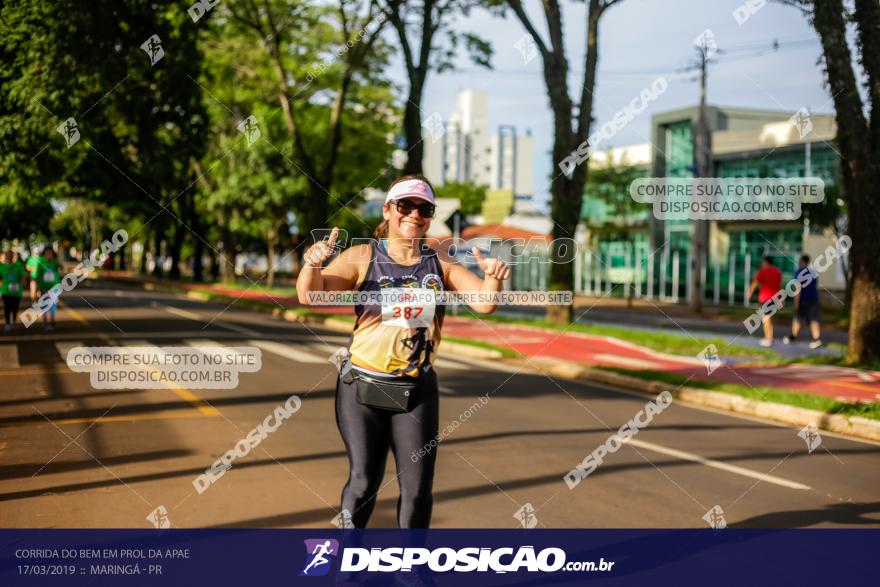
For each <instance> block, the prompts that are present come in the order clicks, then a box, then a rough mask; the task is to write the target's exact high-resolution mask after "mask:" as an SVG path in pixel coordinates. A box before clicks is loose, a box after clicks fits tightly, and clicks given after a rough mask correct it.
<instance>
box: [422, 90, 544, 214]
mask: <svg viewBox="0 0 880 587" xmlns="http://www.w3.org/2000/svg"><path fill="white" fill-rule="evenodd" d="M424 126H425V129H426V130H425V133H424V135H423V136H424V142H425V152H424V159H423V161H422V166H423V169H424V171H425V175H426V176H427V177H428V179H430V180H431V181H432V182H434V183H436V184H438V185H441V184H443V183H474V184H477V185H487V186H489V188H490V189H505V190H511V191H512V192H513V193H514V195H515V196H517V197H518V198H520V199H527V198H530V197H531V196H532V194H533V193H534V164H533V149H534V145H533V142H532V136H531V134H530V133H529V132H527V133H526V134H525V135H517V131H516V127H514V126H512V125H501V126H499V127H498V130H497V132H496V133H493V134H491V135H490V133H489V132H488V130H487V129H488V125H487V121H486V93H485V92H480V91H476V90H464V91H461V92H459V93H458V96H457V97H456V107H455V111H454V112H453V113H452V115H450V116H449V119H448V120H446V121H443V120H442V116H441V115H440V114H439V113H435V114H433V115H431V117H429V118H428V119H427V120H426V123H425V125H424Z"/></svg>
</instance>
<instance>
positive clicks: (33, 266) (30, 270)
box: [25, 247, 43, 304]
mask: <svg viewBox="0 0 880 587" xmlns="http://www.w3.org/2000/svg"><path fill="white" fill-rule="evenodd" d="M42 260H43V257H42V255H40V249H39V248H38V247H34V248H33V249H31V254H30V256H28V258H27V262H25V269H26V270H27V274H28V278H29V279H28V280H29V281H30V292H31V303H32V304H33V303H35V302H36V301H37V298H38V297H39V296H38V295H37V268H38V267H39V266H40V261H42Z"/></svg>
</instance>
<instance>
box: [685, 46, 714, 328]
mask: <svg viewBox="0 0 880 587" xmlns="http://www.w3.org/2000/svg"><path fill="white" fill-rule="evenodd" d="M697 51H698V52H699V54H700V56H699V68H700V111H699V115H698V118H697V127H696V129H694V167H695V170H694V177H709V175H710V173H711V166H712V156H711V144H710V141H711V135H710V133H709V123H708V120H707V119H706V68H707V67H706V66H707V64H708V62H709V58H708V55H707V53H708V48H707V47H706V46H705V45H703V46H699V47H697ZM693 227H694V228H693V235H692V238H691V299H690V306H691V309H692V310H693V311H694V312H697V313H700V312H702V311H703V295H704V288H705V284H704V283H703V261H704V260H706V252H707V250H708V243H709V221H708V220H694V221H693Z"/></svg>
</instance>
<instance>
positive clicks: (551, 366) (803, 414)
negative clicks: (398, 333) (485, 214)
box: [505, 357, 880, 441]
mask: <svg viewBox="0 0 880 587" xmlns="http://www.w3.org/2000/svg"><path fill="white" fill-rule="evenodd" d="M505 362H508V363H511V362H516V363H517V364H519V365H525V366H527V367H528V366H529V365H531V366H532V368H535V367H537V368H538V370H539V371H541V372H542V373H544V374H545V375H552V376H554V377H560V378H565V379H583V380H586V381H597V382H599V383H607V384H609V385H616V386H619V387H625V388H627V389H632V390H634V391H640V392H643V393H646V394H651V395H656V394H658V393H660V392H661V391H665V390H669V391H672V389H670V388H672V387H673V386H672V385H670V384H668V383H663V382H660V381H646V380H644V379H640V378H638V377H629V376H627V375H621V374H619V373H613V372H609V371H604V370H602V369H595V368H591V367H587V366H585V365H581V364H579V363H574V362H571V361H563V360H560V359H552V358H546V357H538V358H531V359H530V360H529V362H526V361H524V360H522V359H508V360H507V361H505ZM672 395H673V397H674V398H675V399H677V400H679V401H682V402H685V403H689V404H695V405H700V406H706V407H709V408H715V409H719V410H725V411H728V412H734V413H737V414H744V415H748V416H755V417H757V418H763V419H766V420H773V421H775V422H781V423H783V424H790V425H793V426H807V425H808V424H815V425H816V427H817V428H819V429H821V430H828V431H829V432H835V433H837V434H845V435H848V436H855V437H858V438H864V439H867V440H876V441H880V421H877V420H869V419H868V418H861V417H859V416H844V415H841V414H829V413H827V412H820V411H819V410H811V409H808V408H799V407H797V406H790V405H787V404H779V403H775V402H765V401H760V400H754V399H749V398H745V397H741V396H738V395H734V394H732V393H724V392H719V391H709V390H705V389H696V388H693V387H686V386H684V387H679V388H678V389H677V390H675V391H673V393H672Z"/></svg>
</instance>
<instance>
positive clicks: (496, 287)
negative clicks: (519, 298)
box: [440, 247, 510, 314]
mask: <svg viewBox="0 0 880 587" xmlns="http://www.w3.org/2000/svg"><path fill="white" fill-rule="evenodd" d="M472 250H473V253H474V256H475V257H476V259H477V263H478V264H479V265H480V269H482V270H483V273H484V275H485V277H483V279H480V278H479V277H478V276H477V275H475V274H474V273H471V272H470V271H468V270H467V269H466V268H465V267H463V266H462V265H461V264H460V263H459V262H458V261H456V260H455V259H454V258H451V257H448V256H445V255H441V256H440V264H441V265H442V266H443V270H444V272H445V273H446V276H445V277H446V287H447V289H450V290H454V291H460V292H500V291H501V290H502V289H503V287H504V280H505V279H507V278H508V277H510V267H508V266H507V263H505V262H504V261H502V260H501V259H496V258H494V257H483V255H482V254H480V251H479V249H477V247H474V248H473V249H472ZM468 305H469V306H470V307H471V308H472V309H473V310H474V311H475V312H477V313H479V314H491V313H492V312H494V311H495V309H496V308H497V307H498V305H497V304H494V303H468Z"/></svg>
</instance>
